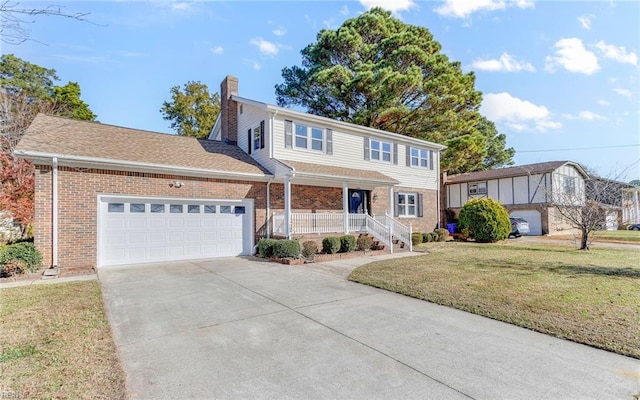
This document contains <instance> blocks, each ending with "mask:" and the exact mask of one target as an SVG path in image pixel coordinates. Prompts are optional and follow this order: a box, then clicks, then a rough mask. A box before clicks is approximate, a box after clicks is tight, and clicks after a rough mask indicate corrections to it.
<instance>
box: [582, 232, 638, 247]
mask: <svg viewBox="0 0 640 400" xmlns="http://www.w3.org/2000/svg"><path fill="white" fill-rule="evenodd" d="M592 235H593V238H594V240H595V241H602V242H605V241H610V242H620V243H638V244H640V231H622V230H621V231H596V232H593V233H592Z"/></svg>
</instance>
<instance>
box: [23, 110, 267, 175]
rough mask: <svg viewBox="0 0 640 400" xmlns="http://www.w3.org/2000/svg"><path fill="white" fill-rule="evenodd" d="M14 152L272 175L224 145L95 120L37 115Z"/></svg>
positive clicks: (237, 151)
mask: <svg viewBox="0 0 640 400" xmlns="http://www.w3.org/2000/svg"><path fill="white" fill-rule="evenodd" d="M15 153H16V154H17V155H20V156H26V157H41V156H46V155H51V156H57V157H59V158H60V159H61V160H64V159H65V158H66V159H76V160H78V159H86V160H94V162H95V161H98V162H104V163H106V164H109V163H114V164H118V163H135V164H137V163H141V164H148V165H158V166H163V168H167V169H170V168H172V167H178V168H183V169H184V168H186V169H194V170H199V171H211V172H229V173H232V174H233V173H237V174H248V175H260V176H265V175H270V174H271V173H270V172H269V171H268V170H266V169H265V168H264V167H263V166H261V165H260V164H259V163H258V162H257V161H255V160H253V159H252V158H251V157H249V156H248V155H247V154H246V153H245V152H243V151H242V150H241V149H240V148H238V147H237V146H234V145H229V144H226V143H223V142H218V141H213V140H204V139H196V138H192V137H187V136H177V135H170V134H163V133H156V132H150V131H143V130H138V129H130V128H123V127H119V126H114V125H107V124H101V123H97V122H88V121H78V120H73V119H68V118H62V117H56V116H51V115H45V114H39V115H38V116H36V118H35V119H34V121H33V123H32V124H31V126H30V127H29V129H27V132H26V134H25V135H24V137H23V138H22V140H21V141H20V143H19V144H18V146H17V148H16V150H15Z"/></svg>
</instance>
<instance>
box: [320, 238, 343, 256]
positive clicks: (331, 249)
mask: <svg viewBox="0 0 640 400" xmlns="http://www.w3.org/2000/svg"><path fill="white" fill-rule="evenodd" d="M338 250H340V238H339V237H326V238H324V239H322V251H323V252H325V253H327V254H335V253H337V252H338Z"/></svg>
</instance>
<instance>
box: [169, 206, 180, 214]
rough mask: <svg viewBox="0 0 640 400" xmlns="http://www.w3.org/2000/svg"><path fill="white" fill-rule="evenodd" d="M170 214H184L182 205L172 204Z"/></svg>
mask: <svg viewBox="0 0 640 400" xmlns="http://www.w3.org/2000/svg"><path fill="white" fill-rule="evenodd" d="M169 212H170V213H171V214H181V213H182V204H171V205H169Z"/></svg>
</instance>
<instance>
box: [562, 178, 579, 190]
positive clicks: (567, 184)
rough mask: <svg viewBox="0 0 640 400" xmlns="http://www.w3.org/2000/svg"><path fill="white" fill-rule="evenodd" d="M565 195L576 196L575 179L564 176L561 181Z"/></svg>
mask: <svg viewBox="0 0 640 400" xmlns="http://www.w3.org/2000/svg"><path fill="white" fill-rule="evenodd" d="M563 188H564V192H565V194H571V195H573V194H576V178H573V177H570V176H565V177H564V181H563Z"/></svg>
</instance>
